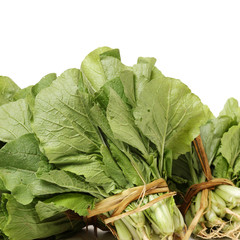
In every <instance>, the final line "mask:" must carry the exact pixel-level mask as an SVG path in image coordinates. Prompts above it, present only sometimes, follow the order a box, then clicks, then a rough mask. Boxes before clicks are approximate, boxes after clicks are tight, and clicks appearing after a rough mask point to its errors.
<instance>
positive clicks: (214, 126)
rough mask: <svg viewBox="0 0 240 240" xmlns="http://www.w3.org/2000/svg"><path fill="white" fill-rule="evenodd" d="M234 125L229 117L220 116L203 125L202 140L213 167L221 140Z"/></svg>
mask: <svg viewBox="0 0 240 240" xmlns="http://www.w3.org/2000/svg"><path fill="white" fill-rule="evenodd" d="M233 124H234V121H233V119H232V118H231V117H229V116H219V117H218V118H215V119H212V120H210V121H208V122H207V123H206V124H205V125H203V126H202V127H201V128H200V130H201V139H202V142H203V145H204V149H205V152H206V154H207V157H208V162H209V165H211V163H212V161H213V159H214V157H215V155H216V153H217V151H218V149H219V147H220V143H221V138H222V136H223V134H224V133H225V132H227V131H228V129H229V128H230V127H231V126H232V125H233Z"/></svg>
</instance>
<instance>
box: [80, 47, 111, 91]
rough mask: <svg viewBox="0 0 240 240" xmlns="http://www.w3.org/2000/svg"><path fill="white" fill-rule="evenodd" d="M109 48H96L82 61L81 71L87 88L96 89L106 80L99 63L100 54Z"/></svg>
mask: <svg viewBox="0 0 240 240" xmlns="http://www.w3.org/2000/svg"><path fill="white" fill-rule="evenodd" d="M109 50H111V48H109V47H101V48H97V49H95V50H94V51H92V52H91V53H89V54H88V55H87V56H86V58H85V59H84V60H83V61H82V65H81V71H82V72H83V76H84V78H86V81H87V84H89V88H91V89H92V90H93V91H98V90H99V89H100V88H101V87H102V86H103V85H104V83H105V82H106V76H105V73H104V70H103V67H102V64H101V60H100V54H102V53H104V52H106V51H109Z"/></svg>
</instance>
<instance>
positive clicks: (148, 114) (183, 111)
mask: <svg viewBox="0 0 240 240" xmlns="http://www.w3.org/2000/svg"><path fill="white" fill-rule="evenodd" d="M210 115H211V114H210V113H209V110H208V108H207V107H206V106H204V105H203V104H202V103H201V101H200V99H199V98H198V97H197V96H196V95H194V94H193V93H191V91H190V90H189V88H188V87H187V86H186V85H185V84H183V83H182V82H181V81H179V80H177V79H172V78H165V77H163V76H162V77H160V78H155V79H153V80H151V81H150V82H149V83H147V84H146V85H145V87H144V89H143V91H142V93H141V95H140V97H139V101H138V105H137V107H136V109H135V111H134V116H135V118H136V123H137V126H138V127H139V128H140V129H141V131H142V132H143V134H145V135H146V136H147V137H148V138H149V139H150V140H151V141H152V142H153V143H154V144H155V145H156V146H157V149H158V151H159V153H160V156H161V158H163V155H164V151H165V149H169V150H171V151H172V154H173V158H174V159H176V158H177V157H178V156H179V155H180V154H183V153H185V152H187V151H189V150H190V146H191V142H192V140H193V139H194V138H195V137H196V136H198V134H199V133H200V130H199V128H200V126H201V125H202V124H204V123H205V122H206V120H207V119H208V118H209V116H210Z"/></svg>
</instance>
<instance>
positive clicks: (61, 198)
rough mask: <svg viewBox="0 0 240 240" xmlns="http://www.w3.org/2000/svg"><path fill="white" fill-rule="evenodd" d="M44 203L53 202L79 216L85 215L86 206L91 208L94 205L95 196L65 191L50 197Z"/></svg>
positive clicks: (86, 211)
mask: <svg viewBox="0 0 240 240" xmlns="http://www.w3.org/2000/svg"><path fill="white" fill-rule="evenodd" d="M45 203H54V204H55V205H56V206H62V207H65V208H67V209H71V210H73V211H74V212H76V213H77V214H79V215H80V216H87V215H88V208H90V209H92V208H93V207H94V205H95V198H93V197H92V196H90V195H87V194H80V193H66V194H61V195H58V196H55V197H53V198H50V199H48V200H46V201H45Z"/></svg>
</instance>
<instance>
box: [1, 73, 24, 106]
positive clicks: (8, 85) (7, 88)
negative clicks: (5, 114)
mask: <svg viewBox="0 0 240 240" xmlns="http://www.w3.org/2000/svg"><path fill="white" fill-rule="evenodd" d="M19 90H20V87H18V85H17V84H16V83H14V82H13V80H12V79H10V78H9V77H5V76H0V105H3V104H6V103H9V102H12V101H13V96H14V94H15V93H16V92H17V91H19Z"/></svg>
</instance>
